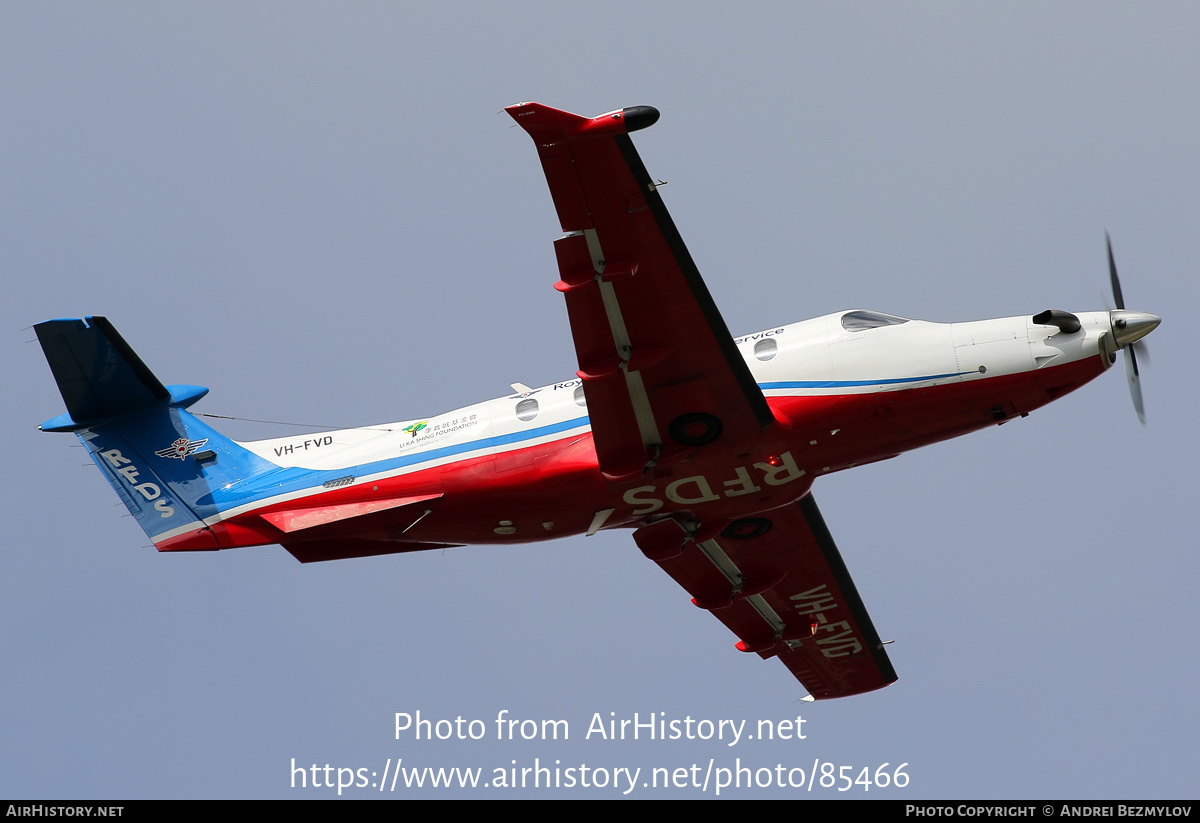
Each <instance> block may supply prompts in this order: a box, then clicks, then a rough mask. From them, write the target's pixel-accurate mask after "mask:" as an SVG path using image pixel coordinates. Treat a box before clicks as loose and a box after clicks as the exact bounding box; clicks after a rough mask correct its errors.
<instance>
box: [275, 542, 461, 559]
mask: <svg viewBox="0 0 1200 823" xmlns="http://www.w3.org/2000/svg"><path fill="white" fill-rule="evenodd" d="M460 545H462V544H460V543H417V542H412V543H406V542H404V541H401V540H355V539H349V540H306V541H305V542H303V543H284V544H283V547H284V548H285V549H287V550H288V553H289V554H291V555H292V557H294V558H296V559H297V560H299V561H300V562H301V563H321V562H324V561H326V560H347V559H349V558H351V557H378V556H380V555H383V554H401V553H402V552H422V551H429V550H430V549H456V548H458V547H459V546H460Z"/></svg>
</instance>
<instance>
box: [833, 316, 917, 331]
mask: <svg viewBox="0 0 1200 823" xmlns="http://www.w3.org/2000/svg"><path fill="white" fill-rule="evenodd" d="M907 322H908V318H907V317H896V316H895V315H894V314H880V313H879V312H877V311H848V312H846V313H845V314H843V315H842V328H843V329H845V330H846V331H866V330H867V329H877V328H879V327H880V326H899V325H900V324H901V323H907Z"/></svg>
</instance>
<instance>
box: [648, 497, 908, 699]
mask: <svg viewBox="0 0 1200 823" xmlns="http://www.w3.org/2000/svg"><path fill="white" fill-rule="evenodd" d="M634 539H635V540H636V541H637V543H638V546H639V547H640V548H641V549H642V551H643V552H644V553H645V554H646V555H647V556H648V557H650V559H652V560H654V561H655V562H657V563H658V565H659V566H661V567H662V569H663V571H665V572H666V573H667V574H669V575H671V577H673V578H674V579H675V581H676V582H677V583H679V584H680V585H681V586H683V588H685V589H686V590H687V591H688V592H689V593H690V594H691V595H692V597H693V602H694V603H695V604H696V605H697V606H700V607H701V608H707V609H710V610H711V611H712V613H713V614H714V615H715V616H716V617H718V618H719V619H720V620H721V622H722V623H724V624H725V625H726V626H728V627H729V628H730V629H731V630H732V631H733V633H734V634H735V635H737V636H738V638H739V640H738V643H737V644H736V645H737V648H738V649H739V650H741V651H745V652H756V653H757V654H759V655H760V656H761V657H763V658H769V657H778V658H779V659H780V660H781V661H783V664H784V665H785V666H787V667H788V670H789V671H791V672H792V674H794V675H795V676H796V679H797V680H799V681H800V682H801V683H803V684H804V686H805V688H807V689H808V691H809V693H810V694H811V695H812V696H813V697H814V698H818V699H822V698H830V697H847V696H849V695H852V694H860V693H862V692H867V691H872V690H874V689H879V688H883V687H884V686H886V685H888V684H889V683H893V682H895V680H896V671H895V669H893V668H892V664H891V661H890V660H889V659H888V656H887V652H885V651H884V649H883V644H882V643H881V642H880V640H879V635H878V634H877V633H876V631H875V627H874V625H872V623H871V618H870V616H869V615H868V614H867V610H866V607H865V606H863V602H862V599H861V598H860V597H859V595H858V590H857V589H856V588H855V587H854V581H853V580H851V579H850V573H849V571H847V569H846V564H845V563H844V562H843V561H842V556H841V553H840V552H838V549H837V546H836V545H835V544H834V542H833V538H832V537H831V536H830V534H829V529H828V528H827V527H826V526H825V520H824V518H822V517H821V512H820V510H819V509H818V508H817V504H816V502H815V501H814V500H813V498H812V495H808V496H806V497H804V498H803V499H802V500H801V501H800V502H799V503H796V504H793V505H790V506H785V507H784V508H782V509H775V510H773V511H769V512H763V513H762V515H761V516H759V517H751V518H746V519H743V520H736V521H734V522H733V524H732V525H731V526H729V527H728V528H726V529H725V531H723V532H722V533H721V534H720V535H719V536H718V537H716V538H713V539H711V540H704V541H702V542H700V543H695V542H692V541H690V540H686V539H685V537H684V534H683V532H682V530H681V529H680V527H679V526H678V525H677V524H676V523H675V521H673V520H664V521H661V522H659V523H655V524H654V525H652V526H646V527H643V528H641V529H638V530H637V531H636V532H634Z"/></svg>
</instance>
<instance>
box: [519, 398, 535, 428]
mask: <svg viewBox="0 0 1200 823" xmlns="http://www.w3.org/2000/svg"><path fill="white" fill-rule="evenodd" d="M537 416H538V401H536V400H534V399H533V398H532V397H526V398H525V399H524V400H522V401H521V402H520V403H518V404H517V419H518V420H521V421H523V422H525V423H528V422H529V421H530V420H532V419H533V418H535V417H537Z"/></svg>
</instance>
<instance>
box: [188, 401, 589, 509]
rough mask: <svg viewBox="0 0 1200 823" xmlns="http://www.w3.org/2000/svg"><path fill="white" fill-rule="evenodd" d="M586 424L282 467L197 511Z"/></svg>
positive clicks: (218, 494)
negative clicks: (353, 462)
mask: <svg viewBox="0 0 1200 823" xmlns="http://www.w3.org/2000/svg"><path fill="white" fill-rule="evenodd" d="M587 424H588V417H587V415H584V416H583V417H576V418H573V419H571V420H564V421H562V422H561V423H551V424H549V425H547V426H538V427H537V428H535V429H529V430H528V431H523V432H513V433H512V434H498V435H494V436H492V437H483V438H480V439H478V440H469V441H467V442H466V443H457V444H455V445H451V446H443V447H441V448H438V449H430V450H429V451H422V452H414V453H412V454H405V455H401V456H399V457H389V458H387V459H386V460H377V461H375V462H373V463H362V464H360V465H357V466H347V467H345V468H340V469H320V470H312V469H303V468H299V467H294V466H293V467H290V468H281V469H279V470H278V471H273V472H270V473H268V474H264V475H259V476H258V477H255V478H254V479H253V480H251V481H247V482H245V483H239V484H237V485H234V486H231V487H229V488H226V489H217V490H215V491H214V492H213V493H212V494H208V495H205V496H204V497H202V498H200V499H199V500H198V501H197V508H198V509H199V511H198V512H197V513H198V514H200V516H201V517H210V516H212V515H213V514H216V513H217V512H220V511H225V510H227V509H231V508H234V507H237V506H241V505H245V504H246V503H252V502H254V501H255V500H258V499H262V498H266V497H275V496H276V495H281V494H289V493H291V492H297V491H303V490H304V489H308V488H314V489H315V487H317V486H320V485H321V484H322V483H324V482H325V481H327V480H335V479H337V478H340V477H346V476H347V475H353V476H355V477H362V476H364V475H372V474H380V473H384V472H389V471H395V470H397V469H402V468H405V467H407V466H414V465H417V464H418V463H427V462H429V461H432V460H439V459H441V458H443V457H452V456H454V455H456V454H465V453H467V452H473V451H479V450H481V449H487V448H495V447H498V446H508V445H511V444H513V443H521V442H524V441H527V440H533V439H535V438H538V437H545V436H546V435H550V434H558V433H559V432H564V431H570V430H571V429H577V428H579V427H581V426H586V425H587Z"/></svg>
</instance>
